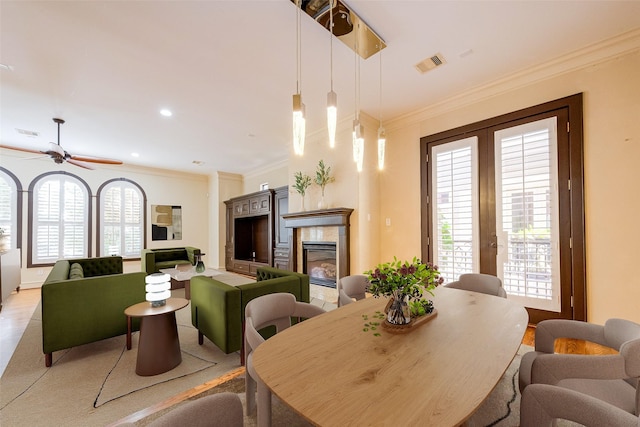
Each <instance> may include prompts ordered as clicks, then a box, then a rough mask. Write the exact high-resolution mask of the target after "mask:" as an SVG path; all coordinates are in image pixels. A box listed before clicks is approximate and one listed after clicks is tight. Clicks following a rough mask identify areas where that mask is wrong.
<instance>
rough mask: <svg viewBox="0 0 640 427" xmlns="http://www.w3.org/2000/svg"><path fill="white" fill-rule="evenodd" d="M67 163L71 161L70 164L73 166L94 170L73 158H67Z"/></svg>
mask: <svg viewBox="0 0 640 427" xmlns="http://www.w3.org/2000/svg"><path fill="white" fill-rule="evenodd" d="M67 163H71V164H72V165H75V166H80V167H81V168H85V169H89V170H94V168H92V167H91V166H89V165H85V164H84V163H81V162H78V161H76V160H73V159H67Z"/></svg>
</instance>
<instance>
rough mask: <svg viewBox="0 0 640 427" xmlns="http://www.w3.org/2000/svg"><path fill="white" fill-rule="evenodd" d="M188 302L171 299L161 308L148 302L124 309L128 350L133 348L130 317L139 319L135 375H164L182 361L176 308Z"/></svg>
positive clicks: (182, 299)
mask: <svg viewBox="0 0 640 427" xmlns="http://www.w3.org/2000/svg"><path fill="white" fill-rule="evenodd" d="M188 304H189V301H187V300H186V299H184V298H169V299H167V303H166V304H165V305H163V306H160V307H152V306H151V303H150V302H148V301H145V302H141V303H138V304H135V305H132V306H130V307H127V308H126V309H125V310H124V314H125V315H126V316H127V349H131V318H132V317H139V318H140V339H139V340H138V359H137V360H136V374H138V375H140V376H151V375H158V374H162V373H164V372H167V371H170V370H171V369H173V368H175V367H176V366H178V365H179V364H180V363H181V362H182V355H181V353H180V340H179V339H178V326H177V325H176V311H178V310H180V309H181V308H184V307H186V306H187V305H188Z"/></svg>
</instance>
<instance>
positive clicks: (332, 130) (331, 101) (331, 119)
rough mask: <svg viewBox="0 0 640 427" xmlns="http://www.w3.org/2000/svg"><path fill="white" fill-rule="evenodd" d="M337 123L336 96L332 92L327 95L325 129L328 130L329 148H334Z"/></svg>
mask: <svg viewBox="0 0 640 427" xmlns="http://www.w3.org/2000/svg"><path fill="white" fill-rule="evenodd" d="M337 121H338V95H336V93H335V92H334V91H331V92H329V93H328V94H327V129H328V130H329V147H331V148H334V147H335V146H336V124H337Z"/></svg>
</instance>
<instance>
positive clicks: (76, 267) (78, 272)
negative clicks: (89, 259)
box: [69, 262, 84, 279]
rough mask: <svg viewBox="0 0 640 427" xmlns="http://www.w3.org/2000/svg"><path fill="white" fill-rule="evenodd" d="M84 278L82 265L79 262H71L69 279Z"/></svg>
mask: <svg viewBox="0 0 640 427" xmlns="http://www.w3.org/2000/svg"><path fill="white" fill-rule="evenodd" d="M83 278H84V270H83V269H82V266H81V265H80V264H78V263H77V262H74V263H73V264H71V268H70V269H69V279H83Z"/></svg>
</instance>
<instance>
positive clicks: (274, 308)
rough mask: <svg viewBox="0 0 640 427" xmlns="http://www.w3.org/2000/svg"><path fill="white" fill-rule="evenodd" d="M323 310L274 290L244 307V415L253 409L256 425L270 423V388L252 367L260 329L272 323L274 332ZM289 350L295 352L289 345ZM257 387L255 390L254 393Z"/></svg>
mask: <svg viewBox="0 0 640 427" xmlns="http://www.w3.org/2000/svg"><path fill="white" fill-rule="evenodd" d="M323 313H325V310H323V309H322V308H320V307H318V306H315V305H313V304H309V303H305V302H298V301H296V297H295V296H294V295H293V294H289V293H275V294H267V295H263V296H261V297H258V298H255V299H253V300H251V301H249V303H248V304H247V307H246V309H245V348H246V354H245V366H246V369H247V371H246V374H245V393H246V406H247V411H246V413H247V415H251V414H253V412H254V411H255V410H256V394H257V411H258V413H257V421H258V422H257V424H258V426H259V427H262V426H270V425H271V391H270V390H269V388H268V387H267V386H266V385H264V383H263V382H262V381H260V379H259V378H258V375H257V373H256V371H255V370H254V368H253V350H255V349H256V348H257V347H258V346H259V345H260V344H262V343H263V342H264V341H265V339H264V338H263V336H262V335H260V332H259V331H260V330H261V329H263V328H266V327H267V326H275V329H276V333H279V332H282V331H283V330H285V329H287V328H288V327H290V326H291V318H292V317H293V318H300V319H308V318H311V317H314V316H318V315H320V314H323ZM291 351H296V349H294V348H292V349H291ZM256 389H257V393H256Z"/></svg>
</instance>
